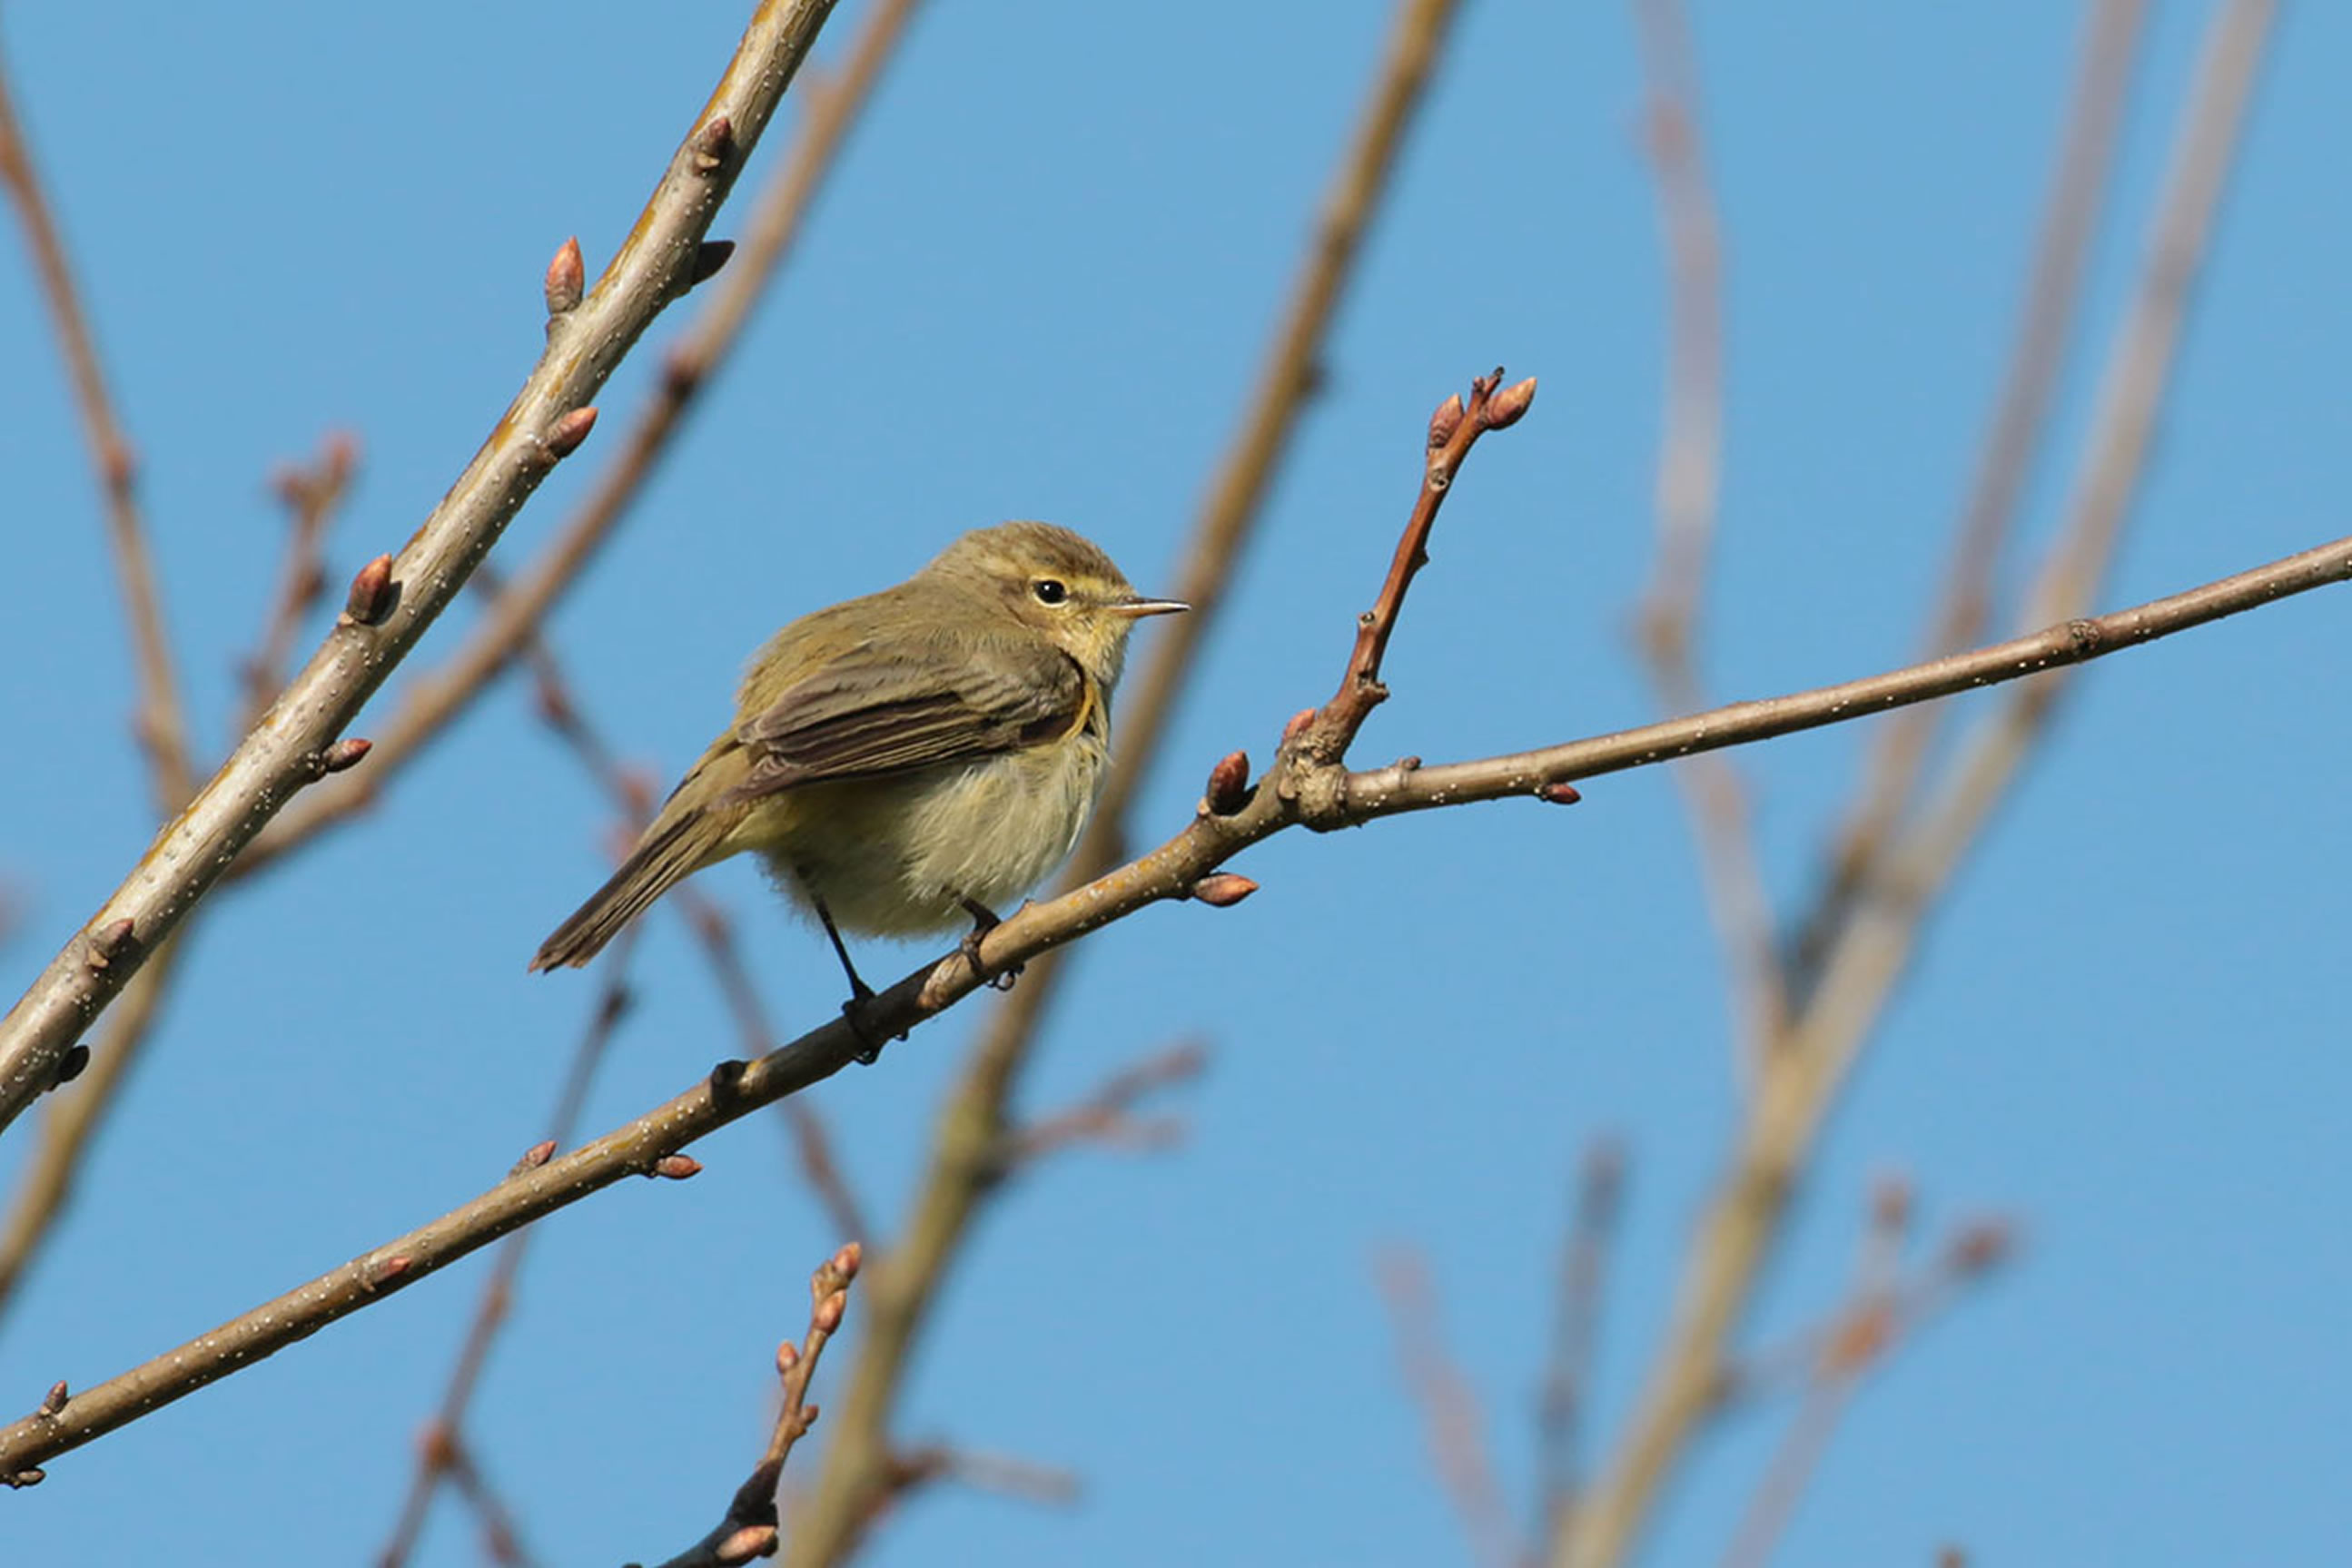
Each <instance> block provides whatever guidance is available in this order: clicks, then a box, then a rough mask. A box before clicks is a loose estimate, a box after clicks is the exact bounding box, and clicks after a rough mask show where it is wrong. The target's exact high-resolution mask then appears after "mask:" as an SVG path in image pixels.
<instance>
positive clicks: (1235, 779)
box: [1202, 751, 1249, 817]
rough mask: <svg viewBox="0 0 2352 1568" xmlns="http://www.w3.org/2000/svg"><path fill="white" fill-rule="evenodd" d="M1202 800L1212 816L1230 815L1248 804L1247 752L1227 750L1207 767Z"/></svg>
mask: <svg viewBox="0 0 2352 1568" xmlns="http://www.w3.org/2000/svg"><path fill="white" fill-rule="evenodd" d="M1202 803H1203V804H1205V805H1206V806H1207V807H1208V809H1209V814H1210V815H1211V816H1214V817H1230V816H1232V815H1233V814H1234V812H1235V811H1238V810H1241V809H1242V808H1243V807H1244V806H1246V805H1248V804H1249V753H1248V752H1246V751H1229V752H1227V753H1225V755H1224V756H1223V758H1219V759H1218V762H1217V765H1216V766H1215V767H1214V768H1210V769H1209V787H1208V789H1207V790H1206V791H1204V792H1203V793H1202Z"/></svg>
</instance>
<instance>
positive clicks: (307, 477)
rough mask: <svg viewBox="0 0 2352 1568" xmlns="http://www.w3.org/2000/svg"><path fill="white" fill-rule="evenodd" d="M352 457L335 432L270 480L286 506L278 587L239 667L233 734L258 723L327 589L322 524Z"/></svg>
mask: <svg viewBox="0 0 2352 1568" xmlns="http://www.w3.org/2000/svg"><path fill="white" fill-rule="evenodd" d="M358 461H359V444H358V443H357V442H355V441H354V440H352V437H351V436H350V435H348V434H344V433H342V432H341V431H337V432H335V433H334V434H331V435H329V436H328V437H327V438H326V440H325V441H324V442H322V443H320V447H319V456H318V459H317V461H315V462H314V463H312V464H311V465H310V466H308V467H301V466H299V465H288V466H287V467H286V468H285V469H283V470H282V471H281V472H279V473H278V476H277V477H276V479H275V480H274V481H273V482H272V488H274V489H275V490H276V491H277V492H278V499H279V500H280V501H281V502H283V503H284V504H285V507H286V520H287V525H288V526H287V531H286V561H285V564H284V565H283V566H281V567H280V568H279V569H278V591H277V592H276V593H274V594H273V595H271V597H270V605H269V613H268V617H267V618H266V619H265V621H264V622H263V624H262V630H261V641H260V643H259V644H258V645H257V647H256V648H255V649H254V651H253V653H251V654H250V655H249V656H248V657H247V659H246V661H245V664H244V666H243V670H242V674H243V676H244V681H245V717H244V719H243V720H242V722H240V723H239V725H238V726H237V732H238V733H239V734H243V733H244V732H245V731H247V730H248V729H251V728H252V727H254V725H255V724H257V722H259V720H260V718H261V716H262V715H263V714H264V713H266V712H268V708H269V700H270V699H271V698H272V697H274V696H276V695H278V687H280V686H282V685H285V684H286V661H287V659H288V657H289V656H290V655H291V654H292V653H293V652H294V639H295V637H296V635H297V634H299V632H301V630H302V618H303V617H304V616H305V615H308V614H309V613H310V611H311V610H312V608H313V607H315V606H316V605H317V604H318V602H319V599H320V596H321V595H322V594H324V593H325V592H326V591H327V572H326V560H325V552H326V540H327V529H328V527H329V526H330V525H331V523H332V522H333V521H334V517H335V513H336V511H337V510H338V509H339V508H340V507H341V506H342V504H343V497H344V495H345V494H346V493H347V492H348V491H349V490H350V488H351V483H352V469H353V468H354V467H355V466H356V465H357V464H358Z"/></svg>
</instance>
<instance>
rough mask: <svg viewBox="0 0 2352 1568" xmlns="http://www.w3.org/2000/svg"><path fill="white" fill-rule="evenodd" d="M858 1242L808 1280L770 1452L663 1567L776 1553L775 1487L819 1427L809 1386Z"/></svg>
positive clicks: (853, 1267)
mask: <svg viewBox="0 0 2352 1568" xmlns="http://www.w3.org/2000/svg"><path fill="white" fill-rule="evenodd" d="M859 1261H860V1259H859V1253H858V1247H857V1243H856V1242H855V1241H852V1242H850V1243H849V1244H847V1245H846V1246H845V1247H843V1248H842V1249H841V1250H839V1251H838V1252H835V1254H834V1255H833V1256H832V1257H831V1258H830V1259H828V1260H825V1262H824V1264H823V1265H821V1266H820V1267H819V1268H818V1269H817V1271H816V1272H815V1273H814V1275H812V1276H811V1277H810V1279H809V1301H810V1306H809V1326H808V1333H807V1335H806V1337H804V1338H803V1340H802V1341H801V1343H799V1344H797V1345H795V1344H794V1343H793V1342H792V1341H790V1340H786V1341H785V1342H784V1343H783V1344H782V1346H780V1347H779V1348H778V1349H777V1351H776V1372H777V1375H779V1376H780V1377H781V1378H782V1380H783V1399H782V1406H781V1407H780V1408H779V1409H778V1410H777V1412H776V1425H775V1428H774V1430H773V1431H772V1433H771V1434H770V1435H769V1437H768V1449H767V1452H766V1453H764V1454H762V1455H761V1457H760V1462H759V1463H758V1464H757V1465H754V1466H753V1467H752V1468H751V1476H750V1477H749V1478H748V1479H745V1481H744V1482H743V1484H742V1485H741V1486H740V1487H738V1488H736V1489H735V1495H734V1497H733V1498H731V1499H730V1500H729V1501H728V1504H727V1511H726V1513H725V1514H724V1515H723V1516H722V1517H721V1518H720V1519H719V1522H718V1523H717V1524H716V1525H714V1526H712V1528H711V1530H710V1532H709V1534H707V1535H705V1536H704V1537H703V1538H702V1539H701V1540H700V1541H698V1542H695V1543H694V1544H693V1545H692V1546H690V1547H688V1548H687V1549H686V1550H685V1551H684V1552H680V1553H678V1554H677V1556H675V1557H672V1558H670V1559H669V1560H668V1561H667V1562H665V1563H662V1564H661V1568H728V1565H730V1564H737V1563H749V1562H751V1560H752V1559H753V1558H755V1557H768V1556H772V1555H773V1554H774V1552H775V1550H776V1540H777V1527H778V1525H779V1524H780V1523H781V1522H782V1521H781V1520H780V1519H779V1518H778V1515H777V1512H776V1483H777V1481H778V1480H779V1479H781V1478H782V1475H783V1473H784V1462H785V1461H786V1460H787V1459H789V1458H792V1452H793V1445H794V1444H796V1443H798V1442H799V1441H800V1440H801V1438H802V1437H805V1436H806V1435H807V1433H808V1429H809V1428H810V1427H814V1426H815V1425H816V1416H817V1407H816V1406H814V1405H811V1404H810V1403H808V1389H809V1382H810V1380H811V1379H812V1378H814V1377H815V1375H816V1364H817V1358H818V1357H819V1356H821V1355H823V1354H824V1347H825V1345H826V1343H828V1342H830V1341H831V1340H832V1338H833V1336H834V1334H835V1333H837V1332H838V1331H839V1330H840V1328H841V1319H842V1314H843V1313H845V1312H847V1311H848V1310H849V1286H850V1282H851V1281H854V1280H856V1278H857V1270H858V1264H859Z"/></svg>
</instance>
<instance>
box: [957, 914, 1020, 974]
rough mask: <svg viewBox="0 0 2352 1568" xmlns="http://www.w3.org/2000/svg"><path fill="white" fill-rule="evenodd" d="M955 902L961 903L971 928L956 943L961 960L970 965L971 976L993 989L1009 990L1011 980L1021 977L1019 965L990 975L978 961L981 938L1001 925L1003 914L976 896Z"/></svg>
mask: <svg viewBox="0 0 2352 1568" xmlns="http://www.w3.org/2000/svg"><path fill="white" fill-rule="evenodd" d="M956 902H957V903H959V904H962V905H963V907H964V913H965V914H967V915H971V930H970V931H968V932H966V933H964V938H963V940H962V941H961V942H960V943H958V944H957V945H956V951H957V952H959V953H961V954H962V955H963V961H964V962H965V963H967V964H970V965H971V977H972V978H973V979H975V980H980V981H982V982H984V983H986V984H987V985H988V986H989V987H990V988H992V989H995V990H999V991H1009V990H1011V989H1012V988H1013V981H1015V980H1017V979H1019V978H1020V977H1021V969H1022V966H1021V965H1019V964H1015V965H1013V967H1011V968H1009V969H1007V970H1005V971H1004V972H1003V974H1001V975H991V974H990V973H989V972H988V966H987V965H985V964H983V963H982V962H981V961H980V944H981V941H982V938H984V937H985V936H987V935H988V934H989V933H990V932H992V931H993V930H995V929H996V928H997V927H998V926H1000V925H1003V924H1004V916H1003V915H999V914H997V913H996V911H994V910H993V909H991V908H989V907H988V905H986V904H982V902H981V901H980V900H978V899H976V898H960V899H958V900H956Z"/></svg>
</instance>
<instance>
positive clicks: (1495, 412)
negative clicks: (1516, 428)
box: [1481, 376, 1536, 430]
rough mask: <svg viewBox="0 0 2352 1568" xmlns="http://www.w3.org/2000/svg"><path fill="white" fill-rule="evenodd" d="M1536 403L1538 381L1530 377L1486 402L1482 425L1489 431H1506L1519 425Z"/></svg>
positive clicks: (1508, 387) (1506, 388) (1497, 393)
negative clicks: (1530, 406) (1529, 406)
mask: <svg viewBox="0 0 2352 1568" xmlns="http://www.w3.org/2000/svg"><path fill="white" fill-rule="evenodd" d="M1535 401H1536V379H1535V377H1533V376H1529V377H1528V379H1527V380H1526V381H1523V382H1518V383H1517V384H1516V385H1514V386H1507V387H1505V388H1504V389H1503V390H1502V391H1501V392H1496V394H1495V395H1494V396H1493V397H1491V398H1489V399H1487V400H1486V413H1485V414H1484V415H1483V416H1481V423H1484V424H1485V425H1486V428H1487V429H1489V430H1505V429H1508V428H1509V427H1510V426H1512V425H1514V424H1517V423H1519V420H1520V419H1521V418H1522V417H1523V416H1524V415H1525V414H1526V413H1527V412H1528V404H1530V403H1532V402H1535Z"/></svg>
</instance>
